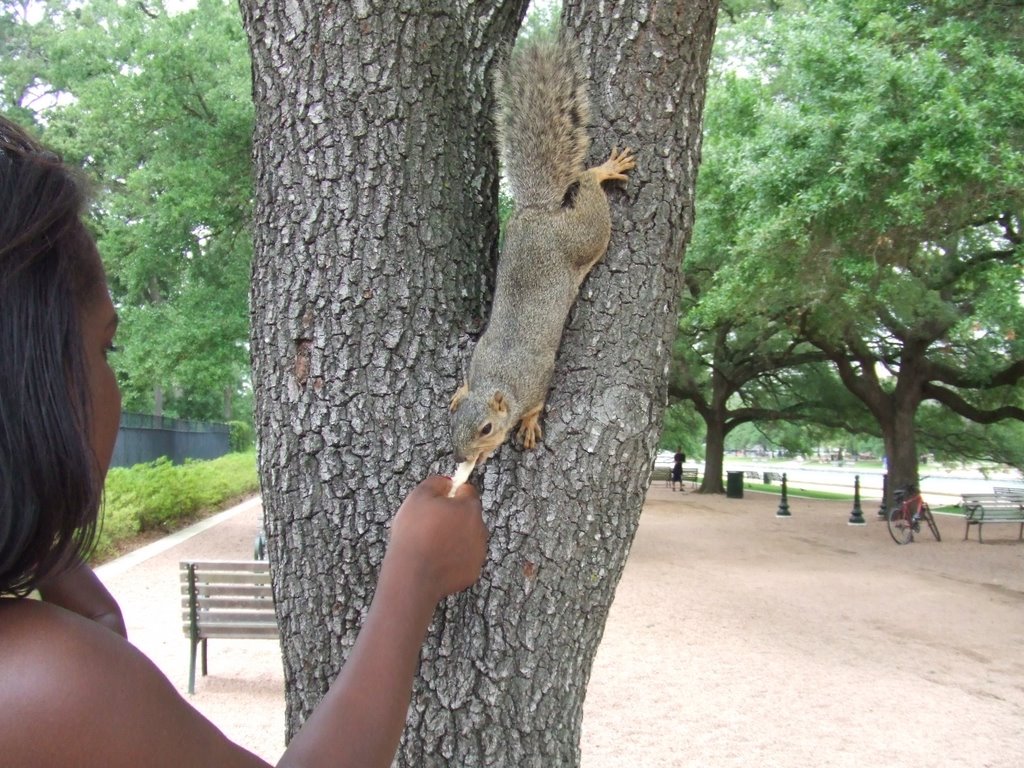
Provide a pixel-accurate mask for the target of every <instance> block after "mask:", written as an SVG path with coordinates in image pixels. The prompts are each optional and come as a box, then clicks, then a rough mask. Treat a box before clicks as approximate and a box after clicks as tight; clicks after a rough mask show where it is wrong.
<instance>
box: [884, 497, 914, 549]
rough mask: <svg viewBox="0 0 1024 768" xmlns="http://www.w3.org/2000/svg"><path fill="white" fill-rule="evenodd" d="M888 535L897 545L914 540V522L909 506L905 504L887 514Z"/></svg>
mask: <svg viewBox="0 0 1024 768" xmlns="http://www.w3.org/2000/svg"><path fill="white" fill-rule="evenodd" d="M889 535H890V536H892V540H893V541H895V542H896V543H897V544H909V543H910V542H912V541H913V540H914V521H913V519H912V513H911V511H910V505H909V504H907V503H906V502H904V503H903V504H900V505H899V506H898V507H894V508H893V509H892V511H890V512H889Z"/></svg>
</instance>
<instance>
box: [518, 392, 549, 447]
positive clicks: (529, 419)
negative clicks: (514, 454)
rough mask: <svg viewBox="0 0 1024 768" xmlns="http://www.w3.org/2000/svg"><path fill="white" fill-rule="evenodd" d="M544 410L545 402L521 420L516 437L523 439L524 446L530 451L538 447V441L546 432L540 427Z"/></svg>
mask: <svg viewBox="0 0 1024 768" xmlns="http://www.w3.org/2000/svg"><path fill="white" fill-rule="evenodd" d="M542 410H544V403H541V404H540V405H538V406H537V407H536V408H533V409H532V410H530V411H529V413H527V414H526V415H524V416H523V420H522V421H521V422H519V431H518V432H516V437H518V438H519V439H520V440H521V441H522V443H523V448H525V449H526V450H528V451H530V450H533V449H534V448H536V447H537V441H538V440H540V439H541V437H542V436H543V434H544V433H543V431H542V430H541V428H540V412H541V411H542Z"/></svg>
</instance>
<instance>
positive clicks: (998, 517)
mask: <svg viewBox="0 0 1024 768" xmlns="http://www.w3.org/2000/svg"><path fill="white" fill-rule="evenodd" d="M992 490H993V492H992V493H965V494H963V496H962V498H963V501H962V502H961V506H962V507H963V508H964V521H965V524H964V540H965V541H966V540H967V536H968V534H969V533H970V531H971V526H972V525H976V526H978V541H979V542H980V541H981V527H982V526H983V525H985V524H986V523H1016V524H1018V525H1019V526H1020V529H1019V530H1018V532H1017V539H1018V540H1024V489H1021V488H1000V487H996V488H993V489H992Z"/></svg>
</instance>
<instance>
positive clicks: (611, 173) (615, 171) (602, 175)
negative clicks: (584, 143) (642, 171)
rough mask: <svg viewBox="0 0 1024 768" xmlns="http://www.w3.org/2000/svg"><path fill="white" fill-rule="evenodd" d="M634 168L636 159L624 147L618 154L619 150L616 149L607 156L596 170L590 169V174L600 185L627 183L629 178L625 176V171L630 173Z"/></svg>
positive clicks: (630, 151) (631, 152)
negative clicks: (617, 182)
mask: <svg viewBox="0 0 1024 768" xmlns="http://www.w3.org/2000/svg"><path fill="white" fill-rule="evenodd" d="M634 168H636V158H635V157H633V150H631V149H630V148H629V147H626V148H625V149H624V150H622V151H621V152H619V148H618V147H616V148H615V149H613V150H612V153H611V154H610V155H608V159H607V160H605V161H604V162H603V163H601V165H599V166H597V167H596V168H591V169H590V172H591V173H593V174H594V175H595V176H596V177H597V183H598V184H600V183H601V182H602V181H627V180H628V179H629V177H628V176H626V171H631V170H633V169H634Z"/></svg>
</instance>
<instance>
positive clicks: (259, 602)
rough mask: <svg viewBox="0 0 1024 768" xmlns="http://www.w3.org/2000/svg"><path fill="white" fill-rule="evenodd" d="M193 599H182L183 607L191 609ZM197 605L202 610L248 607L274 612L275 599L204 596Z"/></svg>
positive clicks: (198, 600) (198, 598) (198, 599)
mask: <svg viewBox="0 0 1024 768" xmlns="http://www.w3.org/2000/svg"><path fill="white" fill-rule="evenodd" d="M190 604H191V601H190V600H188V599H187V598H186V599H184V600H182V601H181V607H182V608H183V609H185V610H186V611H187V610H189V606H190ZM196 607H197V608H198V609H199V610H200V611H213V610H224V609H238V608H247V609H249V610H254V611H266V612H267V613H273V612H274V601H273V600H271V599H270V597H269V596H267V597H255V598H254V597H203V596H202V595H200V596H199V597H197V598H196Z"/></svg>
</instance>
